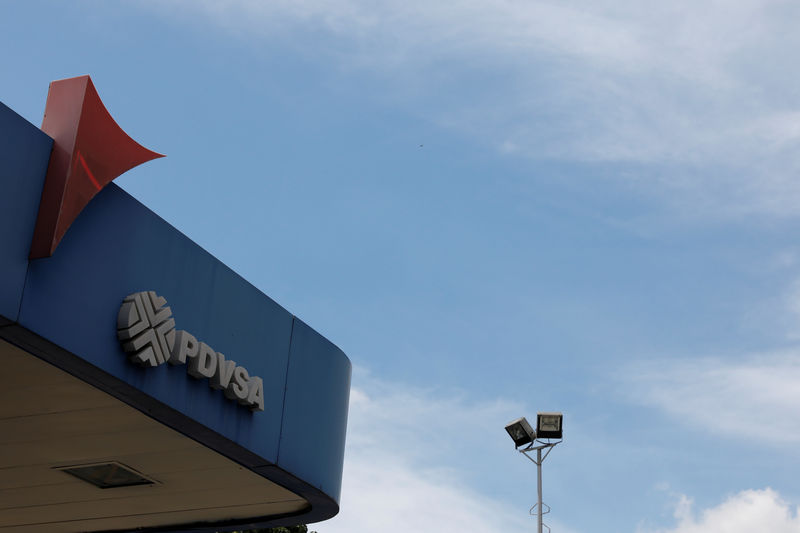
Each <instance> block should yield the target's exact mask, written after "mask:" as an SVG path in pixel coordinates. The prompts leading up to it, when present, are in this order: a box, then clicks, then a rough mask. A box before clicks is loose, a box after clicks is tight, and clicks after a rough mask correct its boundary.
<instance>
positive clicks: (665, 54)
mask: <svg viewBox="0 0 800 533" xmlns="http://www.w3.org/2000/svg"><path fill="white" fill-rule="evenodd" d="M151 5H152V6H153V9H158V10H161V11H164V10H171V11H173V12H174V13H175V15H176V16H181V17H185V16H186V13H187V12H188V13H200V14H201V15H202V16H204V17H206V18H207V19H208V20H211V21H212V22H213V23H214V24H217V25H219V26H221V27H224V28H227V29H228V30H230V31H231V32H233V33H236V34H238V35H241V34H247V35H251V36H252V35H255V36H259V37H263V38H270V39H282V42H283V43H284V44H285V45H286V46H293V47H297V48H301V49H304V50H305V51H306V52H307V53H309V54H313V55H315V56H319V57H320V59H321V60H323V61H325V62H326V63H328V64H334V65H337V66H338V67H339V68H341V69H345V70H347V71H352V70H357V71H360V72H366V73H369V74H370V75H373V76H375V77H377V78H378V79H385V80H386V81H387V83H386V86H385V89H386V90H385V93H386V94H389V95H392V96H388V97H389V98H397V99H398V102H400V105H407V106H408V109H409V110H411V111H412V112H418V113H420V114H423V115H425V116H426V117H428V118H430V119H431V120H434V121H436V122H438V123H439V124H441V125H444V126H445V127H450V128H455V129H457V130H459V131H460V132H462V133H466V134H468V135H472V136H475V137H478V138H480V139H482V140H483V141H484V142H485V143H486V144H488V145H491V146H494V147H496V148H497V150H498V151H499V152H500V153H504V154H511V153H513V154H514V156H520V155H522V156H530V157H534V158H542V157H544V158H556V159H566V160H571V161H574V160H583V161H594V162H598V161H601V162H613V163H619V162H630V163H636V164H640V163H645V164H653V163H658V164H665V163H666V164H669V165H675V168H672V169H671V170H670V171H668V172H661V173H658V174H656V173H655V172H649V173H648V171H647V170H646V169H645V170H643V171H642V172H641V174H642V175H645V176H646V177H648V178H649V179H648V180H647V183H648V184H649V185H650V186H653V184H654V183H657V184H658V185H659V186H667V187H668V189H669V190H675V188H676V187H677V188H678V190H686V189H688V192H686V194H683V195H681V198H682V200H684V201H685V200H686V199H687V198H689V197H696V196H700V197H702V198H701V201H702V202H705V203H706V204H710V207H711V208H712V209H715V210H718V211H719V210H723V209H724V210H727V211H733V212H737V213H741V212H753V211H757V212H768V213H772V214H781V215H785V214H796V213H797V208H796V206H797V205H800V185H798V180H796V179H795V175H796V174H797V172H798V171H800V155H799V154H800V149H799V148H800V126H798V117H800V93H798V91H797V90H796V87H798V86H800V72H798V71H797V69H795V68H794V56H793V54H792V50H796V49H797V48H798V46H800V33H798V32H796V31H794V26H793V25H792V21H793V20H796V19H797V15H798V10H800V5H798V4H796V3H794V2H774V1H767V0H746V1H745V0H743V1H739V2H734V3H731V2H717V1H712V0H706V1H693V0H692V1H690V0H678V1H675V2H666V3H655V4H654V3H648V4H642V3H641V2H635V1H632V0H630V1H613V2H612V1H610V0H608V1H589V0H574V1H572V2H552V1H542V0H539V1H535V0H534V1H529V2H517V1H512V0H453V1H451V2H446V3H441V2H425V1H422V0H409V1H405V2H369V1H367V0H297V1H289V0H274V1H270V2H260V1H255V0H228V1H226V2H220V1H218V0H207V1H191V2H184V3H180V2H173V3H163V2H158V3H152V4H151ZM323 58H324V59H323Z"/></svg>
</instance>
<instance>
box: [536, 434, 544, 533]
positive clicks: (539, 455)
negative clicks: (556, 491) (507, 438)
mask: <svg viewBox="0 0 800 533" xmlns="http://www.w3.org/2000/svg"><path fill="white" fill-rule="evenodd" d="M536 459H537V461H536V470H537V471H538V474H539V533H542V514H543V511H544V509H542V449H541V448H539V449H538V450H536Z"/></svg>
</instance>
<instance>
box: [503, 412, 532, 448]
mask: <svg viewBox="0 0 800 533" xmlns="http://www.w3.org/2000/svg"><path fill="white" fill-rule="evenodd" d="M506 431H508V434H509V435H511V438H512V439H513V440H514V446H516V447H517V448H519V447H520V446H522V445H523V444H529V443H531V442H533V441H535V440H536V432H535V431H534V430H533V428H532V427H531V425H530V424H529V423H528V421H527V420H525V417H524V416H523V417H522V418H517V419H516V420H514V421H513V422H509V423H508V424H506Z"/></svg>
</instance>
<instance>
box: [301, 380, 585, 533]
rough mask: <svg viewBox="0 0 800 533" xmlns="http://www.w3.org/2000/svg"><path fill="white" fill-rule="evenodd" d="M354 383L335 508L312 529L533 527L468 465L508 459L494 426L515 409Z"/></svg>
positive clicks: (399, 532) (400, 531) (386, 532)
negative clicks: (494, 458)
mask: <svg viewBox="0 0 800 533" xmlns="http://www.w3.org/2000/svg"><path fill="white" fill-rule="evenodd" d="M354 376H355V386H354V388H353V390H352V392H351V404H350V420H349V427H348V437H347V438H348V443H347V452H346V454H345V467H344V482H343V487H342V502H341V507H342V510H341V513H340V514H339V515H338V516H337V517H335V518H333V519H331V520H329V521H327V522H325V523H321V524H316V525H313V526H312V527H311V529H314V530H316V531H319V532H320V533H337V532H340V531H341V532H346V533H351V532H352V531H381V532H382V533H395V532H396V533H407V532H408V531H426V530H430V529H436V530H437V531H441V532H442V533H451V532H452V533H471V532H475V533H478V532H487V533H488V532H495V531H498V530H500V531H522V530H528V529H530V528H531V527H533V525H534V524H533V519H532V518H531V517H529V516H527V515H526V513H525V509H516V508H514V509H512V508H510V506H509V505H508V504H506V503H504V502H503V501H501V500H500V499H498V498H497V497H496V496H493V495H491V494H487V493H486V491H483V492H482V491H481V490H480V489H476V488H474V487H476V486H477V487H480V486H481V485H480V484H477V485H476V484H475V480H474V479H471V478H472V477H474V476H475V474H476V471H479V470H480V469H481V468H485V467H487V465H486V464H482V463H484V462H483V461H476V457H487V456H488V457H491V456H498V457H500V456H509V455H511V454H509V453H508V451H509V450H508V442H507V441H508V438H507V436H506V435H504V434H503V430H502V427H503V424H505V423H506V422H508V419H509V416H508V413H509V412H512V413H518V412H519V411H520V406H518V405H516V404H513V403H509V402H504V401H490V402H484V403H476V402H474V401H469V400H467V399H466V398H464V397H463V395H460V394H458V393H453V392H452V391H440V390H431V389H423V388H417V387H412V386H407V385H403V384H399V383H387V382H384V381H380V380H376V379H373V378H371V377H369V376H368V375H366V374H365V373H364V372H362V371H360V370H356V372H355V374H354ZM498 443H500V444H501V445H503V446H502V453H501V452H500V451H499V450H497V448H499V447H500V446H499V445H498V446H496V447H495V445H496V444H498ZM475 448H478V449H479V451H476V450H475ZM490 462H494V461H490ZM478 475H480V474H478ZM553 525H554V524H553ZM558 530H559V531H562V532H567V533H568V532H569V530H568V529H567V528H565V527H563V526H561V525H559V527H558Z"/></svg>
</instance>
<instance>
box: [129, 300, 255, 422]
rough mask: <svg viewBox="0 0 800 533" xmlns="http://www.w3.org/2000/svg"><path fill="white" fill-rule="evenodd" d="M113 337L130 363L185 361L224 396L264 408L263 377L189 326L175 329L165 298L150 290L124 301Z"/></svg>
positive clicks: (190, 371) (191, 371)
mask: <svg viewBox="0 0 800 533" xmlns="http://www.w3.org/2000/svg"><path fill="white" fill-rule="evenodd" d="M117 338H118V339H119V340H120V343H121V344H122V349H123V350H124V351H125V352H126V353H127V354H128V359H129V360H130V361H132V362H133V363H136V364H138V365H140V366H145V367H154V366H159V365H161V364H163V363H165V362H169V363H170V364H171V365H183V364H185V365H187V366H186V372H187V374H189V375H190V376H192V377H194V378H197V379H203V378H207V379H208V385H209V386H210V387H211V388H212V389H218V390H222V391H224V394H225V396H226V397H227V398H229V399H231V400H235V401H237V402H239V403H240V404H241V405H244V406H247V407H249V408H250V409H251V410H252V411H263V410H264V383H263V381H262V379H261V378H260V377H258V376H251V375H250V374H249V373H248V372H247V369H246V368H244V367H242V366H238V365H237V364H236V362H235V361H232V360H230V359H226V358H225V355H223V354H222V353H220V352H216V351H214V349H213V348H211V347H210V346H209V345H208V344H206V343H204V342H198V341H197V339H196V338H195V337H194V335H192V334H191V333H189V332H188V331H183V330H176V329H175V319H173V318H172V310H171V309H170V308H169V307H168V306H167V300H166V299H165V298H164V297H162V296H158V295H156V293H155V292H153V291H143V292H136V293H133V294H131V295H129V296H127V297H126V298H125V299H124V300H123V301H122V306H121V307H120V308H119V313H118V314H117Z"/></svg>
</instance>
